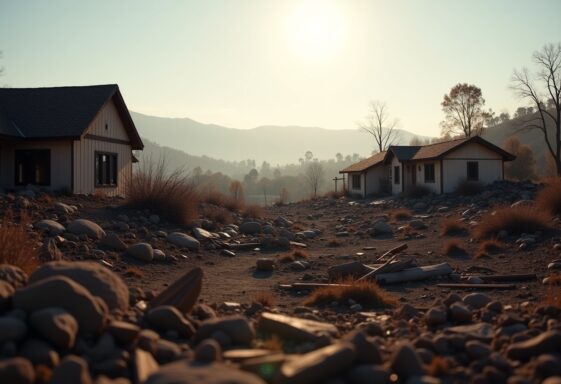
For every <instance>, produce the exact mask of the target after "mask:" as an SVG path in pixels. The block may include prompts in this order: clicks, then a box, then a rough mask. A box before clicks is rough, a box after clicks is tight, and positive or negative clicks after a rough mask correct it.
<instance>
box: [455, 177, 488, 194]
mask: <svg viewBox="0 0 561 384" xmlns="http://www.w3.org/2000/svg"><path fill="white" fill-rule="evenodd" d="M483 189H484V188H483V184H481V183H480V182H478V181H468V180H463V181H460V183H459V184H458V186H457V187H456V193H457V194H458V195H462V196H475V195H478V194H480V193H481V192H483Z"/></svg>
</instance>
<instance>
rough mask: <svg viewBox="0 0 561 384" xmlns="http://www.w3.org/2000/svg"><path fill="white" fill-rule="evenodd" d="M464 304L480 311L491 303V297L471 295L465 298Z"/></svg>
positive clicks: (479, 294) (480, 294) (477, 294)
mask: <svg viewBox="0 0 561 384" xmlns="http://www.w3.org/2000/svg"><path fill="white" fill-rule="evenodd" d="M463 302H464V303H465V304H467V305H469V306H470V307H472V308H474V309H480V308H483V307H484V306H486V305H487V304H489V303H490V302H491V299H490V298H489V296H487V295H485V294H483V293H477V292H476V293H470V294H469V295H466V296H464V298H463Z"/></svg>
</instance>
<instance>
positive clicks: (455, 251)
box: [442, 239, 467, 256]
mask: <svg viewBox="0 0 561 384" xmlns="http://www.w3.org/2000/svg"><path fill="white" fill-rule="evenodd" d="M442 253H444V254H445V255H446V256H460V255H465V254H466V253H467V252H466V250H465V248H464V247H463V246H462V242H461V241H460V240H458V239H451V240H448V241H447V242H445V243H444V245H443V246H442Z"/></svg>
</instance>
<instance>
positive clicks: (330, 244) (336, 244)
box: [327, 239, 341, 248]
mask: <svg viewBox="0 0 561 384" xmlns="http://www.w3.org/2000/svg"><path fill="white" fill-rule="evenodd" d="M327 246H328V247H331V248H335V247H339V246H341V243H340V242H339V241H338V240H337V239H329V240H328V241H327Z"/></svg>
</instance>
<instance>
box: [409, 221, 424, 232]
mask: <svg viewBox="0 0 561 384" xmlns="http://www.w3.org/2000/svg"><path fill="white" fill-rule="evenodd" d="M409 226H410V227H411V228H413V229H416V230H420V229H426V228H427V225H426V224H425V222H424V221H423V220H419V219H415V220H411V221H410V222H409Z"/></svg>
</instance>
